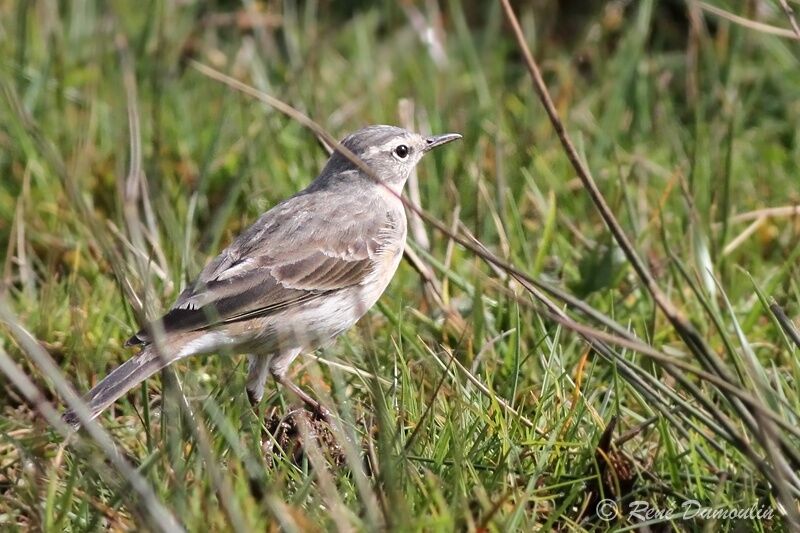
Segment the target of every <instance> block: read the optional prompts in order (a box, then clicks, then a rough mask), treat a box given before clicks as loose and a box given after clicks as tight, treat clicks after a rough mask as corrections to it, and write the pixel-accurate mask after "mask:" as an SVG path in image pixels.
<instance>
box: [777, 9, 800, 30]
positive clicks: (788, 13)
mask: <svg viewBox="0 0 800 533" xmlns="http://www.w3.org/2000/svg"><path fill="white" fill-rule="evenodd" d="M778 2H780V4H781V7H782V8H783V11H784V13H786V18H788V19H789V24H790V25H791V26H792V30H793V31H794V34H795V36H796V37H797V38H798V39H800V26H798V24H797V19H796V18H794V9H792V6H790V5H789V2H787V1H786V0H778Z"/></svg>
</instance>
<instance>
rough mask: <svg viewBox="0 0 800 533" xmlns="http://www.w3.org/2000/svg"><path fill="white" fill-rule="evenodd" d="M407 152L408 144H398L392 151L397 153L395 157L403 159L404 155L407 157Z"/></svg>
mask: <svg viewBox="0 0 800 533" xmlns="http://www.w3.org/2000/svg"><path fill="white" fill-rule="evenodd" d="M408 152H409V149H408V146H406V145H405V144H401V145H400V146H398V147H397V148H395V149H394V153H395V154H397V157H399V158H400V159H405V158H406V157H408Z"/></svg>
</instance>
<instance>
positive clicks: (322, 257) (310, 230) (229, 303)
mask: <svg viewBox="0 0 800 533" xmlns="http://www.w3.org/2000/svg"><path fill="white" fill-rule="evenodd" d="M398 222H399V221H398V220H397V215H393V214H392V213H391V212H390V211H387V210H385V209H384V210H381V209H376V206H375V205H374V204H373V203H371V202H366V201H363V198H362V199H361V201H359V199H358V198H355V197H353V196H350V197H346V198H342V197H341V196H340V195H336V196H333V195H331V194H330V193H328V192H326V191H317V192H314V193H308V194H300V195H298V196H295V197H292V198H290V199H288V200H286V201H285V202H283V203H281V204H278V205H277V206H275V207H274V208H273V209H271V210H270V211H268V212H267V213H265V214H264V215H262V216H261V218H259V219H258V221H256V223H255V224H253V225H252V226H251V227H250V228H248V229H247V230H246V231H245V232H244V233H242V234H241V235H240V236H239V237H238V238H237V239H236V240H235V241H234V242H233V243H231V245H230V246H228V248H226V249H225V250H224V251H223V252H222V253H221V254H220V255H219V256H217V257H216V258H215V259H214V260H213V261H211V262H210V263H209V264H208V265H207V266H206V267H205V268H204V269H203V271H202V272H201V273H200V276H199V277H198V279H197V280H196V281H194V282H193V283H192V284H191V285H189V286H188V287H187V288H186V289H185V290H184V291H183V292H182V293H181V295H180V296H179V297H178V300H177V301H176V302H175V305H174V306H173V307H172V309H171V310H170V311H169V312H168V313H167V314H166V315H164V317H163V318H162V323H163V328H164V330H165V332H167V333H171V332H179V331H192V330H200V329H205V328H208V327H212V326H216V325H220V324H224V323H230V322H235V321H240V320H244V319H248V318H254V317H264V316H269V315H271V314H274V313H276V312H278V311H281V310H283V309H286V308H287V307H291V306H293V305H297V304H299V303H303V302H307V301H310V300H313V299H315V298H318V297H320V296H322V295H324V294H326V293H329V292H331V291H336V290H339V289H343V288H346V287H350V286H353V285H358V284H360V283H362V282H363V281H364V280H365V278H366V277H367V276H368V275H369V274H370V273H371V272H372V270H373V268H374V267H375V261H376V255H377V254H379V253H380V251H381V250H382V248H383V247H384V245H385V242H384V241H385V240H386V239H387V238H389V236H390V235H391V234H392V233H393V232H392V230H393V229H395V228H396V227H397V224H398ZM147 340H148V339H147V335H146V333H145V332H140V333H137V334H136V336H135V338H132V339H131V341H132V342H133V343H136V341H139V342H147Z"/></svg>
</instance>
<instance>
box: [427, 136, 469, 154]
mask: <svg viewBox="0 0 800 533" xmlns="http://www.w3.org/2000/svg"><path fill="white" fill-rule="evenodd" d="M460 138H461V135H459V134H458V133H445V134H444V135H434V136H433V137H428V138H427V139H425V148H423V149H422V151H423V152H430V151H431V150H433V149H434V148H436V147H437V146H441V145H443V144H447V143H449V142H451V141H455V140H457V139H460Z"/></svg>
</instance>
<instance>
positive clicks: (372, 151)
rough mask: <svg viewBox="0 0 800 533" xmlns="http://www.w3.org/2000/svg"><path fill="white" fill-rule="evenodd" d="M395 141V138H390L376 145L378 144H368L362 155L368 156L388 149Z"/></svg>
mask: <svg viewBox="0 0 800 533" xmlns="http://www.w3.org/2000/svg"><path fill="white" fill-rule="evenodd" d="M396 142H397V139H392V140H390V141H386V142H385V143H383V144H381V145H378V146H370V147H369V148H367V150H366V151H365V152H364V153H363V157H369V156H372V155H375V154H377V153H380V152H383V151H384V150H388V149H389V148H391V147H392V146H394V144H395V143H396Z"/></svg>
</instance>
